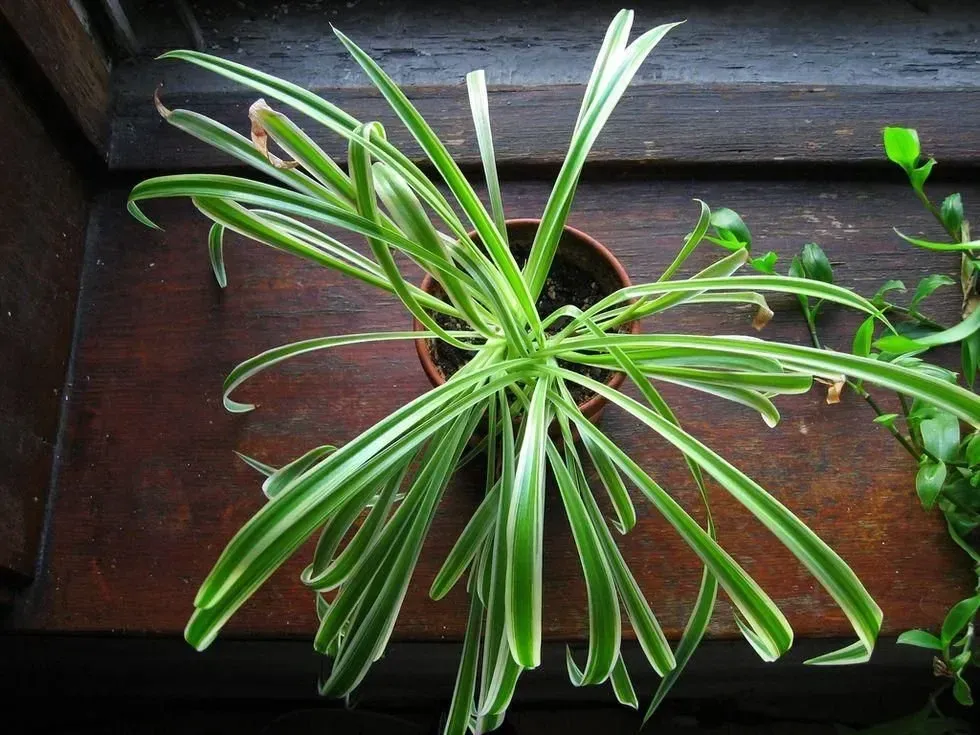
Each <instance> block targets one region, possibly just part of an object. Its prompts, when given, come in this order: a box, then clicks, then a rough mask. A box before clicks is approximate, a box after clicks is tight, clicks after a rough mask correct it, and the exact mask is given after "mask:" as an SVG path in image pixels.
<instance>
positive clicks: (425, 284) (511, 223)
mask: <svg viewBox="0 0 980 735" xmlns="http://www.w3.org/2000/svg"><path fill="white" fill-rule="evenodd" d="M540 222H541V220H539V219H509V220H507V237H508V239H509V240H510V241H511V242H514V241H516V240H518V239H524V240H527V241H528V242H530V241H531V240H533V239H534V234H535V233H536V232H537V230H538V225H539V224H540ZM469 234H470V237H471V238H473V239H474V240H475V241H477V242H479V238H478V237H477V235H476V233H474V232H471V233H469ZM555 257H556V259H557V258H559V257H560V258H564V259H567V260H570V261H571V262H573V263H575V264H576V265H579V267H581V268H582V269H583V270H585V271H587V272H588V273H590V274H592V275H593V277H594V278H595V279H596V281H597V282H598V283H599V285H600V286H601V287H602V289H603V294H602V295H603V296H605V295H607V294H609V293H612V292H613V291H616V290H618V289H620V288H623V287H626V286H630V285H632V284H631V283H630V279H629V276H628V275H626V270H625V269H624V268H623V266H622V264H621V263H620V262H619V261H618V260H617V259H616V257H615V256H614V255H613V254H612V253H611V252H609V250H608V249H607V248H606V247H604V246H603V245H602V244H601V243H600V242H598V241H597V240H595V239H594V238H592V237H589V236H588V235H586V234H585V233H584V232H581V231H580V230H576V229H575V228H574V227H569V226H568V225H566V226H565V230H564V232H563V233H562V237H561V241H560V242H559V244H558V251H557V253H556V255H555ZM421 288H422V290H423V291H425V292H426V293H430V294H433V293H438V292H440V291H441V289H440V287H439V284H438V283H437V282H436V280H435V279H434V278H433V277H432V276H431V275H429V274H428V273H427V274H426V275H425V278H424V279H422V285H421ZM413 328H414V329H415V331H423V330H424V328H423V327H422V325H421V324H420V323H419V321H418V319H413ZM629 331H630V332H631V333H633V334H638V333H639V332H640V324H639V322H631V323H630V324H629ZM415 349H416V351H417V352H418V355H419V362H421V363H422V370H423V371H424V372H425V374H426V376H427V377H428V378H429V382H431V383H432V385H433V386H434V387H438V386H440V385H442V384H443V383H445V382H446V378H445V376H444V375H443V374H442V371H441V370H439V367H438V365H436V362H435V360H433V359H432V353H431V351H430V350H429V340H428V339H417V340H415ZM625 379H626V376H625V375H624V374H623V373H613V374H612V375H610V376H609V379H608V380H607V381H606V385H608V386H609V387H610V388H619V386H621V385H622V384H623V380H625ZM607 403H608V401H607V400H606V399H605V398H603V397H601V396H592V398H590V399H589V400H587V401H585V402H583V403H580V404H579V409H580V410H581V411H582V413H583V414H584V415H585V416H586V417H587V418H588V419H589V420H590V421H591V422H592V423H598V421H599V418H600V416H601V414H602V411H603V409H604V408H605V407H606V404H607Z"/></svg>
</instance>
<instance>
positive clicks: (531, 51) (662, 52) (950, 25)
mask: <svg viewBox="0 0 980 735" xmlns="http://www.w3.org/2000/svg"><path fill="white" fill-rule="evenodd" d="M127 5H128V6H129V7H131V8H132V12H131V15H130V18H131V20H132V22H133V26H134V29H135V31H136V33H137V34H138V36H139V38H140V40H141V42H142V43H143V44H144V55H143V57H141V58H142V59H152V58H153V57H155V56H157V55H158V54H159V53H161V52H163V51H169V50H170V49H173V48H190V47H192V44H193V37H192V36H191V34H190V33H189V32H188V31H187V29H186V28H185V27H184V26H183V24H182V23H181V22H180V18H179V15H178V12H177V10H176V8H175V7H174V6H173V5H172V4H170V3H160V2H155V0H131V2H130V3H127ZM190 5H191V6H192V7H193V9H194V12H195V14H196V16H197V19H198V21H199V24H200V27H201V31H202V33H203V36H204V43H205V45H206V47H207V50H208V51H211V52H212V53H217V54H220V55H223V56H228V57H230V58H234V59H237V60H238V61H241V62H243V63H246V64H251V65H255V66H259V67H261V68H264V69H267V70H268V71H272V72H273V73H281V74H283V75H285V76H286V77H288V78H290V79H293V80H294V81H295V82H296V83H297V84H302V85H303V86H306V87H335V86H352V85H353V86H357V85H362V84H364V83H365V77H364V76H363V74H362V73H361V71H360V69H359V68H358V66H357V65H356V64H355V63H354V62H353V61H352V60H351V59H350V57H349V56H348V55H347V53H346V52H345V51H344V49H343V47H342V46H341V45H340V43H339V42H338V41H337V39H336V37H335V36H334V34H333V32H332V30H331V28H330V25H331V24H333V25H335V26H336V27H337V28H340V29H341V30H342V31H344V33H346V34H347V35H348V36H350V37H351V38H352V39H354V41H356V42H357V43H358V45H360V46H361V47H362V48H364V49H365V50H366V51H367V52H368V53H370V54H371V55H372V56H373V57H374V58H376V59H378V61H379V62H380V63H381V64H382V66H383V67H384V68H385V70H386V71H387V72H388V73H389V74H390V75H391V76H392V77H393V78H394V79H395V80H396V81H397V82H398V83H399V84H410V85H416V86H428V85H433V84H452V83H456V82H462V81H463V77H464V76H465V75H466V73H467V72H469V71H472V70H473V69H486V72H487V75H488V80H489V82H490V84H492V85H493V84H496V85H500V84H504V85H509V86H531V85H542V84H570V83H571V84H582V83H584V82H585V81H586V79H587V78H588V75H589V72H590V71H591V70H592V64H593V62H594V61H595V54H596V52H597V51H598V49H599V45H600V43H601V42H602V34H603V32H604V31H605V29H606V26H607V25H608V24H609V21H610V20H612V18H613V16H614V15H615V14H616V12H618V11H619V10H620V9H621V8H622V7H624V6H625V7H635V9H636V20H635V23H634V26H633V27H634V29H635V31H634V35H637V34H639V33H640V32H642V31H644V30H646V29H648V28H652V27H653V26H655V25H657V24H659V23H665V22H669V21H676V20H684V19H686V20H687V22H686V23H685V24H684V25H683V26H681V27H680V28H677V29H675V30H674V31H672V32H671V34H670V35H669V36H668V37H667V39H666V40H665V41H663V42H662V43H661V44H660V45H659V46H658V47H657V49H656V50H655V51H654V53H653V55H652V56H651V57H650V59H649V60H648V61H647V62H646V63H645V64H644V65H643V67H642V68H641V69H640V70H639V73H638V77H637V81H638V82H640V83H649V82H660V81H666V82H691V83H715V82H722V83H743V82H789V83H802V84H819V85H824V84H880V85H901V86H915V87H919V88H927V87H928V88H934V87H937V86H944V87H955V86H958V85H976V84H977V65H976V62H977V60H978V59H980V48H978V47H977V30H976V29H977V27H978V24H980V6H978V5H977V4H976V3H964V2H960V1H958V0H928V2H921V1H919V2H908V1H907V0H863V1H862V2H860V3H854V2H849V0H797V1H796V2H794V3H792V4H787V3H786V2H784V1H783V0H753V2H752V3H751V5H748V6H747V5H744V4H740V3H719V2H694V3H692V2H689V0H658V2H656V3H623V2H621V1H620V0H540V1H539V2H535V3H534V5H533V7H532V6H529V5H528V4H527V3H526V2H524V0H498V1H497V2H493V3H459V2H456V1H455V0H426V1H425V2H424V3H419V2H414V3H392V2H390V1H388V0H358V1H357V2H353V1H351V0H281V1H279V2H275V3H248V4H244V3H241V2H239V0H207V1H206V2H205V1H203V0H201V1H198V2H191V3H190ZM916 6H919V7H916ZM923 6H926V7H923ZM157 67H158V65H147V64H142V63H141V64H127V65H125V66H122V67H120V69H119V70H118V79H117V83H118V85H119V86H118V88H119V89H123V90H129V91H133V90H139V89H147V88H150V89H152V88H153V87H154V86H155V85H156V83H157V82H158V81H159V79H160V74H161V72H159V71H158V68H157ZM182 80H183V81H184V82H186V83H187V84H188V85H190V86H189V87H187V88H188V89H198V90H203V89H205V88H206V89H211V90H218V89H228V82H225V81H223V80H221V79H220V78H218V77H215V76H213V75H195V74H194V73H193V72H190V71H188V72H185V73H184V74H182Z"/></svg>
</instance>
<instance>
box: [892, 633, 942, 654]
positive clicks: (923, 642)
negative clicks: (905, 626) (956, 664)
mask: <svg viewBox="0 0 980 735" xmlns="http://www.w3.org/2000/svg"><path fill="white" fill-rule="evenodd" d="M898 642H899V643H901V644H902V645H905V646H917V647H918V648H929V649H931V650H933V651H941V650H943V644H942V642H941V641H940V640H939V639H938V638H936V636H934V635H933V634H932V633H927V632H926V631H924V630H907V631H905V632H904V633H902V634H901V635H900V636H899V637H898Z"/></svg>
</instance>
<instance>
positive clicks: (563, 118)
mask: <svg viewBox="0 0 980 735" xmlns="http://www.w3.org/2000/svg"><path fill="white" fill-rule="evenodd" d="M164 66H166V68H167V69H168V70H169V71H175V70H174V69H173V67H174V66H175V63H173V62H172V63H171V64H169V65H163V64H161V67H164ZM179 66H187V65H186V64H181V65H179ZM152 91H153V90H152V88H151V89H145V90H141V91H140V92H139V93H138V94H128V95H124V96H121V97H120V99H119V100H118V103H117V106H116V113H115V115H114V116H113V121H112V138H111V145H110V154H109V165H110V167H111V168H113V169H116V170H134V169H135V170H145V169H149V168H164V169H177V170H192V169H193V170H198V169H214V168H216V167H232V166H238V165H240V164H239V162H238V161H237V160H235V159H233V158H231V157H229V156H227V155H225V154H223V153H221V152H220V151H217V150H215V149H214V148H212V147H210V146H209V145H207V144H205V143H203V142H201V141H199V140H197V139H195V138H192V137H191V136H189V135H187V134H186V133H184V132H182V131H180V130H177V129H176V128H174V127H172V126H170V125H168V124H167V123H165V122H164V121H163V120H162V119H161V118H160V116H159V115H158V114H157V112H156V110H155V109H154V107H153V103H152V99H151V97H152ZM315 91H317V92H318V93H320V94H321V95H322V96H323V97H324V98H326V99H328V100H330V101H331V102H333V103H334V104H336V105H338V106H339V107H341V108H342V109H344V110H346V111H347V112H349V113H350V114H352V115H354V116H355V117H358V118H360V119H362V120H380V121H382V122H383V123H384V124H385V128H386V131H387V132H388V135H389V137H390V139H391V140H392V141H393V142H394V143H395V144H396V145H398V146H399V147H401V148H402V149H403V150H405V151H406V153H408V154H409V155H410V156H411V157H412V158H414V159H415V160H421V159H422V151H421V149H420V148H419V147H418V145H417V144H416V143H415V142H414V140H412V139H411V137H410V135H409V134H408V133H407V132H406V131H405V129H404V127H403V126H402V125H401V124H400V123H399V122H398V120H397V118H395V116H394V115H393V114H392V113H391V111H390V108H389V107H388V105H387V103H386V102H385V101H384V99H382V98H381V96H380V95H379V94H378V93H377V92H376V91H374V90H372V89H365V88H327V89H322V88H321V89H317V90H315ZM583 92H584V87H582V86H579V85H564V86H545V87H531V88H516V87H509V88H496V89H493V90H491V92H490V114H491V119H492V124H493V131H494V149H495V152H496V155H497V160H498V162H499V163H500V164H502V165H505V166H507V165H519V164H525V163H534V164H536V165H545V166H557V165H559V164H560V163H561V161H562V160H563V159H564V156H565V153H566V151H567V148H568V140H569V136H570V134H571V127H572V125H573V123H574V121H575V117H576V115H577V114H578V108H579V105H580V104H581V101H582V94H583ZM407 94H408V95H409V97H410V99H411V100H412V101H413V102H414V103H415V104H416V106H417V107H418V109H419V111H420V112H421V113H422V115H423V116H424V117H425V118H426V119H427V120H428V122H429V123H430V125H431V126H432V127H433V129H434V130H435V131H436V133H437V134H439V136H440V137H441V139H442V140H443V141H444V142H445V143H446V146H447V147H448V149H449V151H450V153H451V154H452V155H453V157H454V158H456V160H457V161H459V162H460V163H462V164H464V165H475V164H478V163H479V161H480V155H479V150H478V148H477V143H476V136H475V134H474V133H473V122H472V119H471V117H470V112H469V104H468V102H467V99H466V90H465V88H463V87H460V86H442V87H424V88H415V89H409V90H407ZM256 97H257V95H256V94H254V93H250V92H249V91H247V90H246V91H238V92H235V93H221V94H218V93H192V94H185V93H181V92H176V93H171V92H168V91H167V89H166V88H165V90H164V100H165V101H166V103H167V105H168V106H171V107H184V108H187V109H191V110H195V111H197V112H201V113H203V114H206V115H208V116H210V117H213V118H214V119H217V120H219V121H221V122H223V123H225V124H227V125H230V126H231V127H233V128H235V129H237V130H239V131H240V132H241V133H242V134H244V135H248V130H249V128H248V114H247V113H248V107H249V105H250V104H251V103H252V102H254V101H255V99H256ZM273 105H274V106H276V107H278V108H279V109H282V110H283V111H284V112H286V113H287V114H291V116H292V117H293V119H295V120H296V121H297V122H298V123H300V124H301V125H303V126H304V127H305V128H306V130H308V131H309V132H310V133H311V134H312V135H313V136H314V137H315V138H316V139H317V141H318V142H319V143H320V144H321V145H322V146H323V147H324V148H325V149H326V151H327V152H328V153H330V154H331V155H332V156H334V157H335V158H336V159H337V160H340V161H345V160H346V157H347V152H346V151H347V149H346V143H345V142H344V141H343V140H342V139H341V138H340V137H339V136H336V135H332V134H330V133H328V132H327V131H326V130H324V129H323V128H322V127H320V126H318V125H317V124H316V123H314V122H312V121H311V120H309V119H308V118H306V117H304V116H302V115H300V114H299V113H294V112H293V111H292V110H289V109H288V108H285V107H284V106H282V105H276V104H275V103H274V102H273ZM978 108H980V89H969V88H964V89H959V90H945V91H937V90H924V91H918V92H913V90H909V89H904V88H887V87H865V86H849V87H813V86H800V85H783V84H740V85H692V84H648V85H638V86H633V87H632V88H630V90H629V91H628V92H627V93H626V95H625V96H624V98H623V100H622V102H621V103H620V105H619V107H618V108H617V110H616V112H615V113H614V114H613V116H612V118H611V119H610V120H609V122H608V124H607V125H606V127H605V129H604V130H603V133H602V135H601V136H600V137H599V140H598V141H597V142H596V145H595V147H594V148H593V150H592V152H591V154H590V157H589V161H590V162H592V163H606V164H615V165H617V166H622V165H630V166H638V165H644V164H657V165H663V166H669V165H678V164H680V165H685V164H687V165H690V164H699V165H711V164H744V165H757V164H760V163H764V164H775V165H777V166H782V167H783V168H784V169H785V168H788V167H789V165H790V164H797V165H798V164H800V163H806V164H825V165H830V164H833V165H844V166H853V165H855V164H867V163H877V164H878V165H880V166H884V165H886V161H885V157H884V152H883V150H882V147H881V129H882V128H883V127H885V126H886V125H900V124H907V125H914V126H915V127H916V128H917V129H918V131H919V136H920V138H921V140H922V145H923V150H924V152H925V153H927V154H928V155H931V156H935V157H936V158H937V159H938V160H939V161H940V162H941V164H942V166H941V167H940V169H937V170H942V168H943V167H950V166H964V165H976V164H978V163H980V117H978V116H977V115H955V116H950V115H949V113H948V110H949V109H962V110H971V109H978ZM529 113H533V114H529ZM148 141H152V144H148Z"/></svg>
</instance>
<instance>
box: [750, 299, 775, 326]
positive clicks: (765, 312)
mask: <svg viewBox="0 0 980 735" xmlns="http://www.w3.org/2000/svg"><path fill="white" fill-rule="evenodd" d="M772 317H773V311H772V309H770V308H769V307H768V306H766V305H765V304H760V305H759V309H758V311H756V312H755V316H754V317H753V318H752V326H753V327H755V329H756V331H762V329H763V327H765V326H766V325H767V324H768V323H769V321H770V320H771V319H772Z"/></svg>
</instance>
